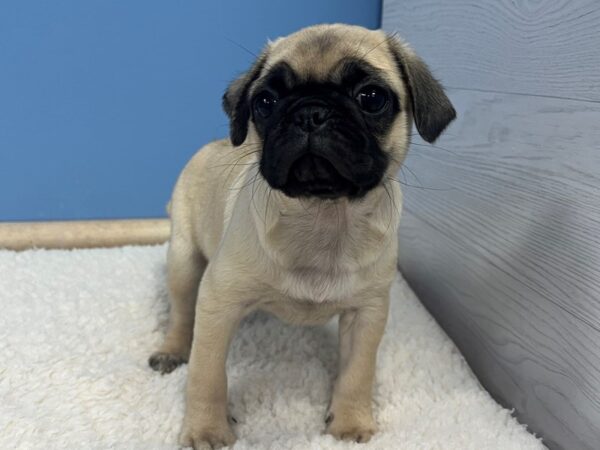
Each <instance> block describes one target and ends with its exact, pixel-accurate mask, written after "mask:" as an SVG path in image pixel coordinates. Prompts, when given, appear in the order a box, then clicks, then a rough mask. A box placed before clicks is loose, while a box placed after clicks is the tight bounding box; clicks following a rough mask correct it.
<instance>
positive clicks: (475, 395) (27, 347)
mask: <svg viewBox="0 0 600 450" xmlns="http://www.w3.org/2000/svg"><path fill="white" fill-rule="evenodd" d="M164 265H165V246H157V247H125V248H118V249H98V250H75V251H44V250H33V251H26V252H22V253H15V252H9V251H0V448H1V449H11V448H22V449H34V448H40V449H41V448H44V449H54V448H57V449H58V448H61V449H63V448H64V449H66V448H75V449H105V448H117V449H171V448H177V444H176V442H177V435H178V433H179V429H180V424H181V420H182V415H183V393H184V384H185V376H186V371H187V369H186V366H183V367H180V368H178V369H177V370H176V371H175V372H173V373H172V374H170V375H165V376H161V375H160V374H158V373H156V372H153V371H152V370H151V369H150V368H149V367H148V363H147V359H148V356H149V355H150V353H151V352H152V350H154V349H155V348H156V347H157V346H158V344H159V343H160V342H161V339H162V338H163V333H164V331H165V322H166V318H167V305H168V302H167V297H166V293H165V282H164V271H165V270H164ZM392 303H393V306H392V312H391V316H390V320H389V323H388V327H387V331H386V335H385V338H384V341H383V343H382V345H381V349H380V353H379V360H378V375H377V382H376V387H375V392H374V398H375V411H376V419H377V422H378V423H379V425H380V429H381V431H380V433H378V434H377V435H376V436H374V438H373V439H372V440H371V442H370V443H369V444H350V443H341V442H337V441H335V440H334V439H333V438H332V437H330V436H327V435H322V431H323V428H324V423H323V420H324V417H325V408H326V406H327V401H328V398H329V392H330V386H331V382H332V378H333V376H334V373H335V366H336V358H337V355H336V341H337V334H336V324H335V323H330V324H328V325H327V326H324V327H312V328H302V327H293V326H289V325H286V324H283V323H281V322H279V321H278V320H277V319H275V318H272V317H269V316H267V315H265V314H262V313H258V314H254V315H252V316H251V317H249V318H248V319H247V320H246V321H245V322H243V324H242V326H241V328H240V330H239V331H238V333H237V336H236V338H235V341H234V342H233V345H232V348H231V353H230V357H229V361H228V371H229V390H230V404H231V411H232V413H233V415H234V416H235V417H236V418H237V420H238V422H239V423H238V424H237V425H236V426H235V430H236V433H237V435H238V437H239V440H238V442H237V444H236V445H235V448H236V449H250V448H252V449H277V450H281V449H302V450H305V449H323V448H331V449H342V448H357V449H358V448H360V449H365V450H367V449H460V450H465V449H477V450H483V449H494V450H495V449H503V450H504V449H540V448H544V447H543V445H542V444H541V443H540V441H539V440H538V439H536V438H535V437H534V436H533V435H531V434H529V433H528V432H527V431H526V429H525V427H524V426H522V425H520V424H518V423H517V421H516V420H515V419H514V418H512V417H511V414H510V412H509V411H507V410H506V409H503V408H501V407H500V406H499V405H498V404H496V402H494V400H492V398H491V397H490V396H489V395H488V393H487V392H486V391H485V390H483V389H482V387H481V386H480V385H479V383H478V382H477V380H476V379H475V377H474V376H473V374H472V373H471V371H470V369H469V367H468V366H467V364H466V363H465V361H464V360H463V358H462V356H461V355H460V353H459V352H458V351H457V350H456V348H455V346H454V345H453V344H452V342H451V341H450V340H449V339H448V337H446V335H445V334H444V333H443V332H442V331H441V329H440V328H439V327H438V325H437V324H436V322H435V321H434V320H433V319H432V318H431V317H430V316H429V314H428V313H427V312H426V310H425V309H424V308H423V307H422V306H421V304H420V303H419V302H418V301H417V299H416V298H415V296H414V294H413V293H412V292H411V291H410V289H409V288H408V287H407V285H406V284H405V283H404V282H402V281H401V280H399V281H398V282H397V283H396V284H395V286H394V288H393V302H392Z"/></svg>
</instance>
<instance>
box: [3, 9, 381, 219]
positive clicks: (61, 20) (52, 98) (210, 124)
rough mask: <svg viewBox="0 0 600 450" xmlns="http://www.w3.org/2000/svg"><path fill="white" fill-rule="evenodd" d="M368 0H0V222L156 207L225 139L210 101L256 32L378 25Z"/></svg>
mask: <svg viewBox="0 0 600 450" xmlns="http://www.w3.org/2000/svg"><path fill="white" fill-rule="evenodd" d="M380 8H381V5H380V1H379V0H352V1H348V0H328V1H322V0H302V1H300V0H298V1H294V2H291V1H277V0H262V1H239V0H238V1H234V0H225V1H217V0H213V1H210V2H208V1H170V2H166V1H144V2H142V1H137V2H133V1H130V2H118V1H106V0H94V1H85V2H82V1H75V0H71V1H53V2H45V1H13V2H9V1H5V2H2V3H1V4H0V67H1V69H0V220H42V219H43V220H49V219H85V218H120V217H156V216H163V215H164V205H165V203H166V201H167V199H168V197H169V194H170V192H171V189H172V186H173V183H174V182H175V179H176V177H177V174H178V173H179V171H180V170H181V168H182V167H183V165H184V164H185V162H186V161H187V160H188V159H189V157H190V156H191V155H192V154H193V153H194V152H195V151H196V149H197V148H198V147H200V146H202V145H203V144H204V143H206V142H207V141H209V140H212V139H215V138H219V137H223V136H225V135H226V134H227V120H226V117H225V115H224V114H223V113H222V111H221V107H220V97H221V94H222V92H223V91H224V89H225V87H226V85H227V83H228V82H229V81H230V80H231V79H233V78H234V77H235V76H236V75H237V74H239V73H240V72H241V71H243V70H244V69H246V68H247V67H248V66H249V64H250V63H251V61H252V58H253V57H252V56H251V55H250V54H249V53H247V52H246V51H245V50H243V49H241V48H240V47H239V46H237V45H236V44H234V42H237V43H239V44H241V45H243V46H244V47H246V48H248V49H250V50H251V51H253V52H257V51H259V50H260V48H261V47H262V45H263V44H264V42H265V41H266V39H267V38H275V37H277V36H280V35H284V34H288V33H290V32H292V31H294V30H296V29H298V28H301V27H303V26H307V25H310V24H314V23H322V22H346V23H355V24H360V25H364V26H367V27H369V28H377V27H378V26H379V20H380Z"/></svg>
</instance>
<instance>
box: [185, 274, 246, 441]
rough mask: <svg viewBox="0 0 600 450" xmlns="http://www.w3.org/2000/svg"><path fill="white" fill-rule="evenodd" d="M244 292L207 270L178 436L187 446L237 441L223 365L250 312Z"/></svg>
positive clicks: (201, 284)
mask: <svg viewBox="0 0 600 450" xmlns="http://www.w3.org/2000/svg"><path fill="white" fill-rule="evenodd" d="M247 293H248V291H247V290H246V291H242V290H241V289H236V288H234V287H233V286H231V285H230V284H228V283H227V281H225V282H220V281H219V280H218V278H217V277H215V274H214V272H213V271H211V270H210V266H209V269H207V272H206V273H205V275H204V277H203V279H202V282H201V283H200V289H199V292H198V301H197V304H196V318H195V324H194V338H193V343H192V350H191V354H190V361H189V370H188V380H187V394H186V408H185V417H184V421H183V428H182V432H181V437H180V442H181V444H182V445H184V446H186V447H194V448H195V449H204V448H206V449H211V448H220V447H223V446H226V445H232V444H233V443H234V442H235V440H236V437H235V435H234V433H233V431H232V430H231V427H230V425H229V422H228V411H227V374H226V372H225V363H226V360H227V353H228V350H229V345H230V343H231V339H232V337H233V334H234V332H235V330H236V329H237V327H238V325H239V323H240V321H241V320H242V318H243V317H244V315H245V314H246V313H247V312H249V309H248V308H247V307H246V305H247V303H246V302H245V301H244V300H246V299H245V298H242V296H243V295H244V294H246V295H247Z"/></svg>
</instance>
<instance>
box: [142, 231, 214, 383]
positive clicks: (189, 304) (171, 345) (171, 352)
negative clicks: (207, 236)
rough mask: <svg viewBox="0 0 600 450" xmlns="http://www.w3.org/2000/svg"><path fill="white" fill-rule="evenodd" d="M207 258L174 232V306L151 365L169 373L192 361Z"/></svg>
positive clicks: (170, 272) (170, 265) (170, 268)
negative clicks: (196, 316)
mask: <svg viewBox="0 0 600 450" xmlns="http://www.w3.org/2000/svg"><path fill="white" fill-rule="evenodd" d="M206 265H207V260H206V258H205V257H204V255H202V253H201V252H200V250H198V249H197V248H196V247H195V246H194V245H193V243H191V242H189V241H188V240H187V239H185V238H183V237H182V236H180V235H177V234H175V233H173V235H172V236H171V242H170V243H169V251H168V255H167V282H168V288H169V299H170V305H171V309H170V311H169V325H168V329H167V334H166V336H165V340H164V342H163V344H162V346H161V347H160V348H159V349H158V351H156V352H155V353H153V354H152V356H150V359H149V360H148V363H149V364H150V367H152V368H153V369H154V370H156V371H159V372H161V373H163V374H164V373H169V372H172V371H173V370H175V368H176V367H177V366H179V365H181V364H183V363H185V362H187V361H188V358H189V355H190V348H191V346H192V337H193V330H194V314H195V310H196V296H197V294H198V286H199V284H200V279H201V278H202V274H203V273H204V269H206Z"/></svg>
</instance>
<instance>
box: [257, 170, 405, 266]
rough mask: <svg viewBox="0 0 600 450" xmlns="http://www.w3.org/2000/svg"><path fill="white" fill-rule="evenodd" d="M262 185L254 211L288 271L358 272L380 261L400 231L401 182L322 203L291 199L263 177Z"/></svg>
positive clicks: (265, 241)
mask: <svg viewBox="0 0 600 450" xmlns="http://www.w3.org/2000/svg"><path fill="white" fill-rule="evenodd" d="M257 183H259V185H258V186H256V187H254V194H253V195H252V196H251V200H250V201H251V204H250V208H251V210H252V216H253V219H254V223H255V225H256V229H257V232H258V237H259V240H260V242H261V245H262V247H263V248H264V250H265V251H266V252H267V254H268V255H269V256H270V257H271V258H272V259H274V260H275V261H276V262H277V263H278V264H279V265H280V266H282V267H285V268H289V269H302V270H327V271H329V270H333V271H336V270H339V271H356V270H358V269H360V267H364V266H366V265H368V264H371V263H372V262H373V261H375V260H376V259H377V258H378V256H379V255H380V254H381V252H382V251H383V249H384V247H385V246H386V245H389V241H390V235H391V234H395V233H396V229H397V225H398V221H399V214H400V209H401V202H402V198H401V192H400V189H399V188H398V186H397V185H395V184H392V183H390V184H387V185H381V186H378V187H376V188H374V189H373V190H371V191H370V192H368V193H367V194H366V195H365V196H364V197H363V198H361V199H356V200H350V199H348V198H340V199H336V200H322V199H317V198H307V199H298V198H290V197H287V196H286V195H285V194H283V193H281V192H279V191H275V190H271V189H270V188H269V187H268V185H266V181H265V180H263V179H260V180H259V181H257ZM263 183H264V185H263Z"/></svg>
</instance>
